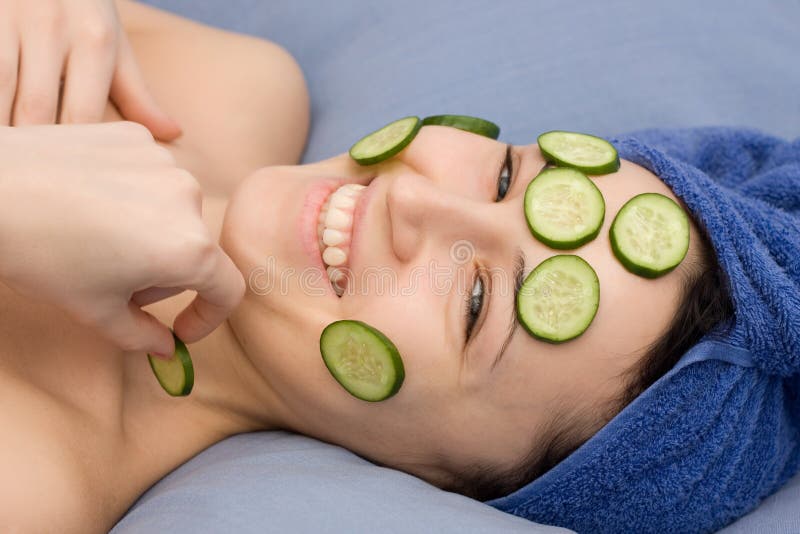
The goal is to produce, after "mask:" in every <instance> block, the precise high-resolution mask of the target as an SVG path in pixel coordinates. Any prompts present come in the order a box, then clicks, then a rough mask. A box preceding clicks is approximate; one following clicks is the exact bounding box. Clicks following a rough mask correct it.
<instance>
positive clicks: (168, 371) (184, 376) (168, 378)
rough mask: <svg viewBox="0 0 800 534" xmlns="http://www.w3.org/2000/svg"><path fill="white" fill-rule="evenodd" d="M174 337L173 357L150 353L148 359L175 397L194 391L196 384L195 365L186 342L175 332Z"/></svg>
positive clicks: (154, 371)
mask: <svg viewBox="0 0 800 534" xmlns="http://www.w3.org/2000/svg"><path fill="white" fill-rule="evenodd" d="M172 337H173V338H175V353H174V354H173V355H172V358H170V359H169V360H164V359H161V358H158V357H155V356H151V355H149V354H148V355H147V359H148V360H149V361H150V368H151V369H152V370H153V374H155V375H156V378H157V379H158V383H159V384H161V387H162V388H164V391H166V392H167V393H169V394H170V395H172V396H173V397H184V396H186V395H188V394H189V393H191V392H192V387H193V386H194V366H193V365H192V357H191V356H189V349H187V348H186V344H185V343H184V342H183V341H181V340H180V339H178V336H176V335H175V333H174V332H173V333H172Z"/></svg>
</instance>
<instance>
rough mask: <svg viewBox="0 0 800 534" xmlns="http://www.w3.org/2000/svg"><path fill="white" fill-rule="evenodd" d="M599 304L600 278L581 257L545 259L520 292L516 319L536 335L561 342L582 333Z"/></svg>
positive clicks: (528, 277) (564, 256)
mask: <svg viewBox="0 0 800 534" xmlns="http://www.w3.org/2000/svg"><path fill="white" fill-rule="evenodd" d="M599 304H600V281H599V280H598V279H597V273H595V272H594V269H592V266H591V265H589V264H588V263H586V261H585V260H584V259H583V258H581V257H580V256H574V255H571V254H559V255H558V256H553V257H551V258H548V259H546V260H544V261H543V262H542V263H540V264H539V265H537V266H536V268H534V269H533V270H532V271H531V272H530V274H529V275H528V276H527V277H526V278H525V281H524V282H523V283H522V287H521V288H520V290H519V292H517V318H518V319H519V322H520V323H521V324H522V326H523V327H524V328H525V330H527V331H528V333H530V334H531V335H532V336H533V337H535V338H537V339H541V340H542V341H548V342H550V343H562V342H564V341H569V340H570V339H574V338H576V337H578V336H579V335H581V334H583V333H584V332H585V331H586V329H587V328H589V325H590V324H592V320H593V319H594V316H595V315H596V314H597V307H598V306H599Z"/></svg>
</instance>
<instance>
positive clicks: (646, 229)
mask: <svg viewBox="0 0 800 534" xmlns="http://www.w3.org/2000/svg"><path fill="white" fill-rule="evenodd" d="M609 237H610V239H611V249H612V250H613V251H614V255H615V256H616V257H617V259H618V260H619V262H620V263H622V265H623V266H624V267H625V268H626V269H627V270H628V271H630V272H632V273H634V274H638V275H639V276H643V277H645V278H657V277H659V276H662V275H665V274H667V273H668V272H670V271H671V270H673V269H674V268H675V267H677V266H678V265H679V264H680V263H681V262H682V261H683V258H684V257H686V253H687V252H688V250H689V218H688V216H687V215H686V212H685V211H684V210H683V208H681V207H680V206H679V205H678V204H677V203H676V202H675V201H674V200H672V199H671V198H669V197H666V196H664V195H662V194H660V193H642V194H640V195H636V196H635V197H633V198H632V199H630V200H629V201H627V202H626V203H625V204H624V205H623V206H622V208H620V210H619V212H618V213H617V216H616V217H614V222H612V223H611V229H610V230H609Z"/></svg>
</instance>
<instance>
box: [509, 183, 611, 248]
mask: <svg viewBox="0 0 800 534" xmlns="http://www.w3.org/2000/svg"><path fill="white" fill-rule="evenodd" d="M523 207H524V211H525V220H526V221H527V222H528V228H530V231H531V233H532V234H533V235H534V237H536V239H538V240H539V241H541V242H542V243H544V244H545V245H547V246H548V247H551V248H555V249H561V250H565V249H574V248H578V247H579V246H581V245H584V244H586V243H588V242H589V241H591V240H593V239H594V238H595V237H597V235H598V234H599V233H600V227H601V226H602V225H603V219H604V218H605V212H606V204H605V201H604V200H603V195H602V194H601V193H600V190H599V189H598V188H597V186H596V185H595V184H594V182H592V181H591V180H590V179H589V178H588V177H587V176H586V175H585V174H583V173H582V172H580V171H577V170H575V169H570V168H565V167H556V168H549V169H545V170H543V171H542V172H540V173H539V175H538V176H536V177H535V178H534V179H533V180H531V182H530V183H529V184H528V187H527V189H526V190H525V199H524V201H523Z"/></svg>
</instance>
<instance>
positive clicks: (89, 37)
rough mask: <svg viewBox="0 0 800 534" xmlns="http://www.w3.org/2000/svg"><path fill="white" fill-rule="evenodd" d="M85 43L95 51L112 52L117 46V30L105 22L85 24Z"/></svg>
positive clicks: (83, 36) (82, 36) (98, 21)
mask: <svg viewBox="0 0 800 534" xmlns="http://www.w3.org/2000/svg"><path fill="white" fill-rule="evenodd" d="M81 38H82V39H83V41H84V43H86V44H87V45H88V46H89V47H91V48H92V49H95V50H100V51H103V50H111V49H113V48H114V46H115V45H116V44H117V32H116V29H115V28H114V27H113V26H112V25H111V24H109V23H108V22H107V21H105V20H96V21H89V22H86V23H84V25H83V29H82V30H81Z"/></svg>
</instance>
